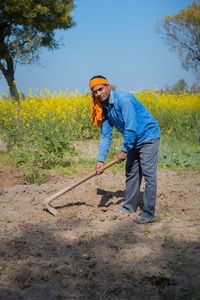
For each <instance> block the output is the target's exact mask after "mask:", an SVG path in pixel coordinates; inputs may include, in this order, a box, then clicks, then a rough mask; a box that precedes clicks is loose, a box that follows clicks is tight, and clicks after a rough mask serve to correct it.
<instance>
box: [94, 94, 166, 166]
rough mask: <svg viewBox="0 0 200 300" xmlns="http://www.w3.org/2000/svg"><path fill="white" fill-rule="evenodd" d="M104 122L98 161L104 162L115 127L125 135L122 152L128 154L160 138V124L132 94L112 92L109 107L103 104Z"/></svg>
mask: <svg viewBox="0 0 200 300" xmlns="http://www.w3.org/2000/svg"><path fill="white" fill-rule="evenodd" d="M103 114H104V117H103V120H102V125H101V139H100V143H99V154H98V158H97V161H101V162H104V160H105V158H106V156H107V154H108V151H109V148H110V144H111V141H112V132H113V126H114V127H116V129H117V130H118V131H119V132H121V134H122V135H123V137H124V138H123V145H122V148H121V150H122V151H124V152H127V151H128V149H133V148H135V147H136V146H138V145H140V144H142V143H144V142H147V141H149V140H151V139H154V138H160V128H159V125H158V122H157V121H156V120H155V119H154V117H153V116H152V115H151V114H150V112H149V111H148V110H147V109H146V108H145V107H144V105H143V104H142V103H141V102H140V101H139V100H138V99H136V98H135V96H134V95H133V94H131V93H126V92H118V91H112V90H111V93H110V99H109V105H108V106H107V105H106V104H105V103H103Z"/></svg>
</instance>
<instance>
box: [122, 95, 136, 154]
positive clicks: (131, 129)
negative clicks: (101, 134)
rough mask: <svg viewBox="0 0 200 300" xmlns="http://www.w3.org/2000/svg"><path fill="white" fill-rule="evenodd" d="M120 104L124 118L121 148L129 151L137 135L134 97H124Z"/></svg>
mask: <svg viewBox="0 0 200 300" xmlns="http://www.w3.org/2000/svg"><path fill="white" fill-rule="evenodd" d="M120 106H121V112H122V116H123V120H124V138H123V145H122V148H121V150H122V151H125V152H127V149H128V148H130V149H132V148H133V144H134V142H135V139H136V137H137V124H136V111H135V104H134V99H132V98H131V97H126V98H123V99H122V102H121V105H120Z"/></svg>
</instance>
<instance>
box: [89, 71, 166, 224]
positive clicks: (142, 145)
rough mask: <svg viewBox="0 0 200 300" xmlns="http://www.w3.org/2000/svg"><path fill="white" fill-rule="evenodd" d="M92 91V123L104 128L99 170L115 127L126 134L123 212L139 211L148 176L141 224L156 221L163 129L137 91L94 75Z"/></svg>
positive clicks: (97, 169)
mask: <svg viewBox="0 0 200 300" xmlns="http://www.w3.org/2000/svg"><path fill="white" fill-rule="evenodd" d="M89 86H90V89H91V91H92V106H91V107H92V110H93V114H92V123H94V124H95V125H97V126H98V127H100V128H101V139H100V143H99V154H98V158H97V164H96V172H97V174H100V173H101V172H100V170H99V169H100V168H101V167H102V166H103V164H104V160H105V158H106V156H107V154H108V151H109V148H110V144H111V140H112V132H113V126H114V127H116V129H117V130H118V131H120V132H121V133H122V135H123V145H122V147H121V151H120V152H119V154H118V156H117V161H118V163H119V162H121V161H123V160H127V162H126V190H125V199H124V204H123V206H122V207H121V208H120V209H119V210H117V211H119V212H135V211H136V209H137V204H138V197H139V192H140V185H141V180H142V176H144V179H145V192H144V195H143V201H144V206H143V210H142V212H141V214H140V215H139V216H138V217H137V220H136V222H137V223H138V224H146V223H150V222H153V221H154V219H155V204H156V193H157V156H158V147H159V139H160V128H159V125H158V123H157V121H156V120H155V119H154V118H153V116H152V115H151V114H150V113H149V111H148V110H147V109H146V108H145V107H144V106H143V104H142V103H141V102H140V101H139V100H137V99H136V98H135V97H134V95H133V94H131V93H126V92H119V91H112V90H111V88H110V85H109V83H108V81H107V79H106V78H105V77H103V76H100V75H99V76H94V77H93V78H92V79H91V80H90V83H89Z"/></svg>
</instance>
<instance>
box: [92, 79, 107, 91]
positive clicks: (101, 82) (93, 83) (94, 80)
mask: <svg viewBox="0 0 200 300" xmlns="http://www.w3.org/2000/svg"><path fill="white" fill-rule="evenodd" d="M97 84H108V81H107V79H104V78H94V79H91V80H90V83H89V86H90V89H92V88H93V86H95V85H97Z"/></svg>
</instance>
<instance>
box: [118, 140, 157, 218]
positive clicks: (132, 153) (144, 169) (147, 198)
mask: <svg viewBox="0 0 200 300" xmlns="http://www.w3.org/2000/svg"><path fill="white" fill-rule="evenodd" d="M159 141H160V139H152V140H150V141H148V142H145V143H143V144H141V145H139V146H137V147H135V148H134V149H129V150H128V154H127V162H126V190H125V199H124V204H123V207H124V208H126V209H128V210H129V211H136V209H137V204H138V198H139V193H140V185H141V181H142V176H144V180H145V191H144V195H143V201H144V206H143V210H142V212H141V215H142V216H143V217H145V218H146V219H148V220H150V221H153V220H154V217H155V205H156V195H157V158H158V147H159Z"/></svg>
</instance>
